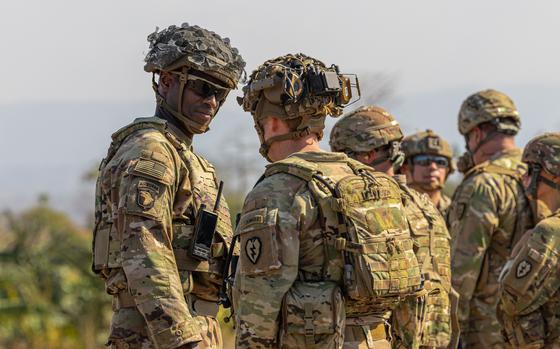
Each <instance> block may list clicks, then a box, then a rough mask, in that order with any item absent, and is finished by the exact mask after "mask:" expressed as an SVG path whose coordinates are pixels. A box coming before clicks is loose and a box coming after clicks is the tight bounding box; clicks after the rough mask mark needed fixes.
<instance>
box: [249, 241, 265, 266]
mask: <svg viewBox="0 0 560 349" xmlns="http://www.w3.org/2000/svg"><path fill="white" fill-rule="evenodd" d="M261 247H262V243H261V239H260V238H258V237H256V236H255V237H252V238H250V239H249V240H247V243H246V244H245V254H246V255H247V258H249V260H250V261H251V263H253V264H257V262H258V261H259V257H260V256H261Z"/></svg>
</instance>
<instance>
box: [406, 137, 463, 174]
mask: <svg viewBox="0 0 560 349" xmlns="http://www.w3.org/2000/svg"><path fill="white" fill-rule="evenodd" d="M401 147H402V150H403V152H404V154H405V156H406V158H407V159H408V160H409V161H411V160H412V158H413V157H414V156H416V155H422V154H429V155H439V156H443V157H446V158H447V160H449V173H448V174H451V173H453V171H455V166H454V164H453V149H451V146H450V145H449V143H447V141H446V140H445V139H443V138H442V137H440V136H439V135H438V134H436V133H435V132H434V131H432V130H430V129H428V130H426V131H423V132H417V133H415V134H412V135H410V136H406V137H405V138H404V139H403V141H402V143H401Z"/></svg>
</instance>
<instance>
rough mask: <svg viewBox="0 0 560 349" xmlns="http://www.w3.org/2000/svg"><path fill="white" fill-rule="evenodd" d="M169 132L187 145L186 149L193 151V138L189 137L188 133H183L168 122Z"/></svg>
mask: <svg viewBox="0 0 560 349" xmlns="http://www.w3.org/2000/svg"><path fill="white" fill-rule="evenodd" d="M166 121H167V120H166ZM167 130H169V132H171V133H172V134H173V135H174V136H175V137H177V138H178V139H179V140H180V141H181V142H182V143H183V144H184V145H185V147H186V149H191V150H192V136H191V137H189V136H188V135H187V134H186V133H184V132H183V131H181V130H180V129H179V128H178V127H177V126H175V125H173V123H171V122H169V121H167Z"/></svg>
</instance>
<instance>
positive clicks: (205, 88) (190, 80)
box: [185, 74, 230, 103]
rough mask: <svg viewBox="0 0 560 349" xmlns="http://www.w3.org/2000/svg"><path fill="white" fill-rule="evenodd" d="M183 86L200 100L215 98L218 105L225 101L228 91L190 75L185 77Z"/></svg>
mask: <svg viewBox="0 0 560 349" xmlns="http://www.w3.org/2000/svg"><path fill="white" fill-rule="evenodd" d="M185 86H186V87H187V88H188V89H189V90H192V91H193V92H194V93H196V94H197V95H199V96H200V97H202V98H208V97H210V96H215V97H216V101H218V103H219V102H222V101H223V100H224V99H226V97H227V95H228V93H229V90H230V89H229V88H225V87H222V86H220V85H218V84H215V83H213V82H210V81H208V80H206V79H204V78H201V77H198V76H195V75H190V74H189V76H188V77H187V82H186V84H185Z"/></svg>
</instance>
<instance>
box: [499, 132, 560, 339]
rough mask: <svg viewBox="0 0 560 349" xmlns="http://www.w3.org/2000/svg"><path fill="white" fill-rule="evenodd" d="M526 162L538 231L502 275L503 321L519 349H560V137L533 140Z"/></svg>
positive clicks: (527, 185)
mask: <svg viewBox="0 0 560 349" xmlns="http://www.w3.org/2000/svg"><path fill="white" fill-rule="evenodd" d="M523 162H525V163H526V164H527V165H528V166H529V172H528V174H527V175H526V176H525V177H524V185H525V188H526V191H527V197H528V198H529V201H530V204H531V209H532V212H533V216H534V217H535V221H536V222H537V225H536V226H535V227H534V228H533V229H531V230H529V231H527V232H526V233H525V234H524V235H523V237H522V238H521V240H520V241H519V242H518V243H517V244H516V246H515V247H514V249H513V253H512V254H511V259H510V260H509V261H508V263H507V264H506V266H505V267H504V270H503V271H502V273H501V275H500V286H501V291H502V293H501V298H500V304H499V310H498V317H499V319H500V322H501V323H502V325H503V327H504V330H503V333H504V335H505V339H506V341H507V342H508V343H509V344H510V345H511V346H513V347H514V348H560V272H559V271H560V265H559V256H560V193H559V192H560V133H558V132H556V133H545V134H543V135H540V136H537V137H535V138H533V139H532V140H531V141H530V142H529V143H528V144H527V146H526V147H525V150H524V152H523Z"/></svg>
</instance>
